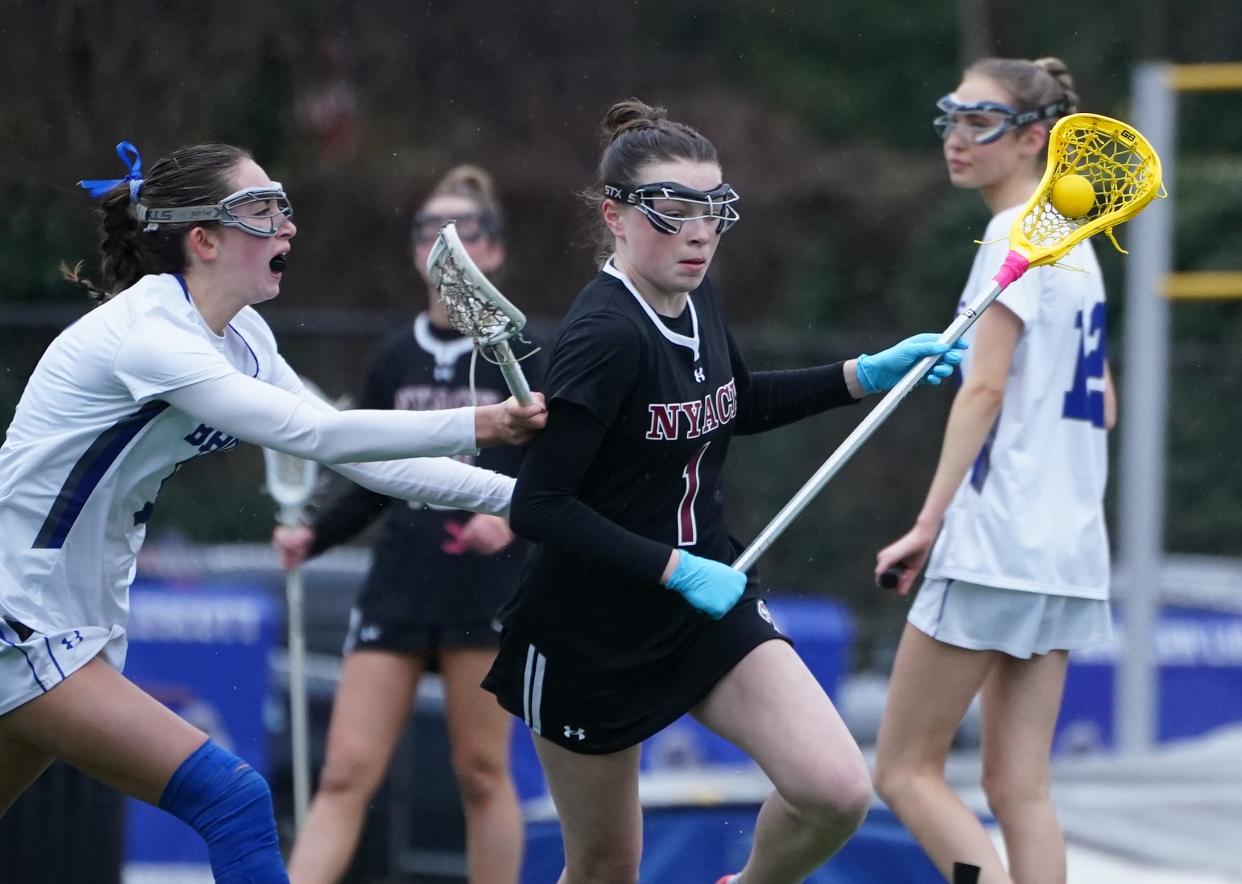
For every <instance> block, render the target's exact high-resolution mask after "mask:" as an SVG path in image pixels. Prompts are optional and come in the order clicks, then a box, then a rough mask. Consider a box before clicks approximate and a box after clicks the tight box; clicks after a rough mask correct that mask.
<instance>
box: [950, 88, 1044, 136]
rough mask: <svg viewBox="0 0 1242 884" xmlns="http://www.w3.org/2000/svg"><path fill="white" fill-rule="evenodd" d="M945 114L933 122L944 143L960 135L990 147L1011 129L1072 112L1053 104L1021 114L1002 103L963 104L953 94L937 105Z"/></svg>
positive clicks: (980, 102) (979, 102) (978, 102)
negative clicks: (953, 135)
mask: <svg viewBox="0 0 1242 884" xmlns="http://www.w3.org/2000/svg"><path fill="white" fill-rule="evenodd" d="M936 107H938V108H939V109H940V110H941V111H943V113H942V114H941V115H940V116H938V117H936V119H934V120H932V126H933V127H935V129H936V134H937V135H939V136H940V138H941V140H944V139H947V138H948V137H949V135H950V134H952V133H953V132H957V133H958V134H959V135H960V136H962V137H963V138H965V139H966V140H967V141H971V142H973V143H975V144H991V143H992V142H993V141H996V140H997V139H998V138H1000V137H1001V136H1002V135H1004V134H1005V133H1006V132H1008V131H1009V130H1010V129H1020V128H1021V127H1023V126H1029V125H1030V124H1031V123H1037V122H1039V121H1040V120H1051V119H1055V118H1056V117H1059V116H1062V115H1063V114H1065V113H1067V112H1068V111H1069V103H1068V102H1066V101H1054V102H1052V103H1051V104H1045V105H1044V106H1043V107H1038V108H1036V109H1035V110H1029V111H1022V112H1019V111H1017V110H1016V109H1015V108H1012V107H1010V106H1009V105H1007V104H1001V103H1000V102H999V101H976V102H974V103H972V104H963V103H961V102H959V101H957V99H955V98H954V97H953V95H952V93H950V94H949V95H945V96H944V97H942V98H941V99H940V100H939V101H937V102H936Z"/></svg>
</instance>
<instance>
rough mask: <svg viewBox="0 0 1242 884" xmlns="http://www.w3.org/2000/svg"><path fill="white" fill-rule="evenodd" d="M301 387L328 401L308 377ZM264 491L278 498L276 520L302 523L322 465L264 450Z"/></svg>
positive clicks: (290, 455) (268, 449) (293, 523)
mask: <svg viewBox="0 0 1242 884" xmlns="http://www.w3.org/2000/svg"><path fill="white" fill-rule="evenodd" d="M301 380H302V386H304V387H306V388H307V389H308V390H309V391H310V392H311V393H313V394H314V395H316V396H318V397H319V398H320V399H324V400H325V401H327V400H326V399H325V397H324V395H323V391H322V390H320V389H319V388H318V387H316V386H315V385H314V384H313V383H311V382H310V381H308V380H307V379H306V378H302V379H301ZM263 467H264V478H265V482H264V490H265V491H266V492H267V493H268V495H269V496H270V497H271V498H272V500H274V501H276V505H277V507H278V508H279V509H278V510H277V514H276V519H277V521H279V522H280V524H282V525H289V526H293V525H300V524H302V520H303V518H304V517H305V515H306V507H307V505H308V504H309V503H310V501H311V498H312V497H314V495H315V490H316V488H317V487H318V481H319V464H318V462H316V461H313V460H305V459H304V458H301V457H294V456H293V455H292V454H285V453H284V452H283V451H273V450H272V449H271V448H264V449H263Z"/></svg>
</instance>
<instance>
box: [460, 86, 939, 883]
mask: <svg viewBox="0 0 1242 884" xmlns="http://www.w3.org/2000/svg"><path fill="white" fill-rule="evenodd" d="M604 134H605V148H604V153H603V158H602V160H601V162H600V167H599V176H600V177H599V182H598V183H599V186H600V188H601V190H600V192H599V194H598V205H599V212H600V218H601V220H602V222H603V225H604V228H605V243H604V244H605V245H606V247H607V249H608V250H609V251H612V252H613V254H612V255H611V257H609V258H608V260H607V261H606V262H605V263H604V265H603V267H602V269H601V270H600V272H599V274H598V275H597V276H596V277H595V278H594V279H593V280H592V281H591V282H590V283H589V284H588V285H587V287H586V288H585V289H583V291H582V292H581V293H580V294H579V295H578V298H577V300H576V301H575V302H574V304H573V306H572V307H571V308H570V310H569V313H568V315H567V316H566V318H565V320H564V322H563V324H562V326H561V330H560V333H559V337H558V339H557V341H556V344H555V347H554V349H553V352H552V356H551V362H550V365H549V369H548V376H547V379H546V381H545V384H544V390H545V393H546V395H547V397H548V405H549V421H548V429H547V430H546V431H545V433H544V434H543V436H542V437H541V438H540V439H539V440H537V443H536V444H535V445H534V446H533V447H532V448H531V450H530V452H529V453H528V455H527V458H526V460H525V462H524V464H523V466H522V470H521V473H520V474H519V478H518V486H517V489H516V490H515V492H514V502H513V508H512V512H511V518H512V520H513V524H514V528H515V530H517V531H518V533H520V534H523V535H525V536H528V537H530V538H531V539H533V540H536V541H538V542H539V544H540V546H539V548H538V550H537V552H536V554H535V555H534V557H533V560H532V563H531V565H530V567H529V568H528V571H527V573H526V574H525V575H524V578H523V581H522V584H521V587H520V589H519V593H518V595H517V596H515V598H514V600H513V602H512V603H511V604H510V605H509V606H507V608H506V611H505V613H504V617H503V620H504V625H505V631H504V634H503V637H502V640H501V650H500V653H499V655H498V656H497V659H496V663H495V665H494V666H493V667H492V670H491V672H490V673H489V674H488V677H487V679H486V681H485V682H484V687H486V688H488V689H489V690H491V691H493V692H494V693H495V694H496V695H497V697H498V698H499V700H500V703H501V705H503V706H504V707H505V708H506V709H508V710H509V711H511V712H512V713H514V714H515V715H520V716H522V718H523V720H524V721H525V722H526V724H527V725H528V726H529V727H530V728H531V730H532V731H533V732H534V733H535V735H536V737H535V745H536V749H537V751H538V753H539V757H540V761H541V763H542V765H543V769H544V773H545V775H546V777H547V780H548V785H549V787H550V789H551V792H552V797H553V799H554V801H555V803H556V806H557V810H558V814H559V817H560V820H561V830H562V835H563V838H564V842H565V857H566V869H565V873H564V875H563V876H562V878H561V881H562V882H565V884H574V882H584V881H591V882H614V881H615V882H633V881H635V880H636V879H637V875H638V867H639V860H640V854H641V832H642V820H641V811H640V805H639V801H638V758H639V743H640V742H641V741H642V740H644V739H646V738H647V737H650V736H651V735H653V734H654V733H656V732H657V731H659V730H660V729H661V728H663V727H664V726H666V725H668V724H669V723H671V722H672V721H674V720H675V719H676V718H678V717H679V716H681V715H682V714H684V713H686V712H688V711H689V712H693V713H694V715H695V716H696V717H697V718H698V719H699V720H700V721H702V722H703V723H704V724H705V725H706V726H708V727H710V728H711V729H712V730H714V731H716V732H717V733H719V734H721V735H723V736H725V737H726V738H728V739H730V740H732V741H733V742H735V743H736V744H737V745H739V746H740V747H742V748H743V749H745V750H746V751H747V752H748V753H749V754H751V755H752V756H753V757H754V758H755V760H756V761H757V762H758V763H759V765H760V766H761V767H762V768H763V770H764V771H765V773H766V774H767V775H768V776H769V777H770V778H771V780H772V782H773V783H774V784H775V786H776V791H775V793H774V794H773V795H772V796H771V797H770V798H769V800H768V801H767V802H766V803H765V804H764V807H763V809H762V810H761V811H760V814H759V822H758V826H757V830H756V840H755V847H754V850H753V853H752V855H751V857H750V860H749V862H748V863H747V865H746V867H745V868H744V869H743V870H742V871H741V872H740V873H739V875H740V880H741V881H743V882H752V881H754V882H765V884H768V882H784V881H789V882H793V881H801V880H802V879H803V878H804V877H805V876H806V875H807V874H809V873H810V872H811V871H812V870H813V869H815V868H816V867H817V866H819V865H820V864H821V863H822V862H823V861H824V860H825V859H826V858H827V857H828V856H830V855H831V854H832V853H833V852H834V851H836V849H837V848H838V847H840V845H841V844H842V843H844V841H845V840H846V838H848V837H849V835H850V834H851V833H852V832H853V831H854V830H855V829H856V828H857V827H858V825H859V824H860V823H861V821H862V818H863V815H864V813H865V812H866V809H867V807H868V804H869V802H870V797H871V788H870V782H869V780H868V776H867V770H866V766H865V764H864V762H863V758H862V755H861V753H860V752H859V750H858V747H857V746H856V745H855V744H854V741H853V739H852V738H851V737H850V735H849V732H848V731H847V730H846V728H845V726H844V724H843V723H842V722H841V719H840V717H839V716H838V715H837V713H836V710H835V709H834V708H833V706H832V703H831V701H829V699H828V697H827V696H826V695H825V694H824V692H823V690H822V689H821V688H820V687H819V685H818V683H817V682H816V681H815V679H814V677H813V676H812V675H811V673H810V672H809V671H808V670H807V668H806V666H805V665H804V664H803V663H802V661H801V660H800V659H799V658H798V656H797V655H796V654H795V653H794V651H793V649H792V648H791V647H790V645H789V643H788V641H787V640H783V639H784V637H783V636H782V635H781V633H780V632H779V631H778V630H777V628H776V627H775V625H774V624H773V623H772V619H771V617H770V616H769V615H768V612H767V609H766V607H765V605H764V603H763V601H762V599H760V598H759V594H758V591H757V588H756V587H755V585H754V584H753V583H752V584H749V585H748V584H747V578H746V576H745V575H743V574H741V573H739V572H738V571H735V570H734V569H732V568H730V567H729V566H728V565H727V564H725V563H727V562H730V561H732V560H733V559H734V558H735V557H736V555H737V553H738V552H739V549H738V547H737V545H736V544H734V543H733V542H731V540H730V538H729V536H728V533H727V530H726V527H725V523H724V501H723V497H722V489H721V481H720V474H721V469H722V467H723V464H724V460H725V455H726V453H727V451H728V447H729V440H730V437H731V436H732V435H733V434H734V433H735V432H736V433H755V432H761V431H763V430H767V429H771V428H774V427H778V426H781V425H783V424H787V423H790V422H792V421H795V420H798V419H800V418H803V417H806V416H808V415H812V414H815V413H817V412H821V411H824V410H826V409H828V408H833V407H836V406H839V405H845V404H849V403H851V402H854V401H856V400H857V399H859V398H861V397H862V396H863V395H864V393H870V392H876V391H878V390H882V389H887V388H888V387H891V386H892V385H893V384H894V383H896V381H897V380H898V379H900V377H901V375H902V374H903V373H904V371H905V370H906V369H908V368H910V367H912V366H913V365H914V364H915V363H916V362H917V361H918V360H919V359H921V358H923V357H924V356H928V355H931V354H942V353H944V352H945V350H946V348H945V347H944V346H943V345H940V344H937V343H935V342H934V337H935V336H934V335H925V336H919V337H918V338H916V339H911V340H908V341H905V342H903V343H901V344H898V345H897V346H896V347H893V348H892V349H891V350H887V351H885V352H883V353H881V354H878V355H877V356H862V357H859V358H858V359H851V360H848V361H847V362H844V363H834V364H831V365H825V366H821V367H818V368H810V369H803V370H798V371H783V372H765V373H757V374H752V373H751V372H750V371H748V369H747V367H746V365H745V363H744V361H743V359H742V357H741V354H740V353H739V352H738V349H737V347H736V345H735V343H734V341H733V339H732V337H731V335H730V334H729V331H728V328H727V326H726V323H725V319H724V315H723V313H722V310H721V307H720V304H719V301H718V300H717V298H716V295H715V292H714V289H713V286H712V284H711V283H710V282H709V281H707V279H706V277H705V275H706V272H707V268H708V265H709V264H710V263H711V259H712V256H713V254H714V252H715V250H716V246H717V245H718V243H719V241H720V236H721V234H722V233H724V231H725V230H727V229H728V228H729V227H730V226H731V225H732V224H733V223H734V222H735V221H736V220H737V219H738V213H737V209H736V204H737V199H738V197H737V194H736V193H735V192H734V191H733V190H732V189H731V188H730V187H729V185H728V184H725V183H723V177H722V174H721V167H720V164H719V162H718V161H717V158H716V151H715V148H714V147H713V146H712V145H711V143H710V142H708V141H707V139H706V138H704V137H703V136H702V135H700V134H699V133H698V132H696V131H695V130H693V129H691V128H690V127H688V126H685V125H682V124H680V123H674V122H671V121H669V120H667V119H666V118H665V116H664V111H663V110H661V109H655V108H651V107H648V106H647V105H645V104H643V103H641V102H639V101H636V100H630V101H626V102H621V103H620V104H617V105H614V106H613V107H612V108H611V109H610V110H609V112H608V114H607V116H606V117H605V120H604ZM957 356H958V354H957V353H956V352H953V353H951V354H949V355H948V356H947V357H946V359H947V360H948V361H950V362H952V361H955V360H956V357H957ZM950 371H951V369H950V367H949V366H948V365H944V364H939V365H937V366H936V368H935V369H934V370H933V373H932V374H931V375H930V376H929V377H930V379H932V380H935V381H938V380H939V378H940V377H942V376H945V375H947V374H948V373H949V372H950ZM730 877H731V876H726V879H725V880H728V879H729V878H730Z"/></svg>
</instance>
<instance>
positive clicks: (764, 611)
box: [755, 599, 780, 631]
mask: <svg viewBox="0 0 1242 884" xmlns="http://www.w3.org/2000/svg"><path fill="white" fill-rule="evenodd" d="M755 607H756V608H757V609H758V611H759V616H760V617H762V618H763V619H764V620H766V621H768V625H770V626H771V627H772V628H773V629H776V630H778V631H779V629H780V627H778V626H777V625H776V622H775V621H774V620H773V619H772V612H771V611H769V610H768V606H767V605H766V604H764V601H763V599H759V604H758V605H756V606H755Z"/></svg>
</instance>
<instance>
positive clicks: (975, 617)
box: [876, 58, 1116, 884]
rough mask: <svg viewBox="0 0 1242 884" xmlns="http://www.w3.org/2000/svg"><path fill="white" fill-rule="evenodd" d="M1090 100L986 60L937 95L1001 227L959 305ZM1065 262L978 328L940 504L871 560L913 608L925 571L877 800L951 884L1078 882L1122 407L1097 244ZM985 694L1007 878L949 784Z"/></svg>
mask: <svg viewBox="0 0 1242 884" xmlns="http://www.w3.org/2000/svg"><path fill="white" fill-rule="evenodd" d="M1077 105H1078V96H1077V95H1076V94H1075V91H1074V84H1073V81H1072V79H1071V78H1070V75H1069V72H1068V71H1067V70H1066V68H1065V65H1064V64H1063V63H1062V62H1061V61H1059V60H1058V59H1055V58H1044V59H1040V60H1038V61H1033V62H1032V61H1025V60H1018V59H985V60H983V61H979V62H977V63H975V64H974V65H972V66H971V67H970V68H968V69H967V70H966V73H965V75H964V78H963V80H962V82H961V83H960V84H959V85H958V87H957V88H956V89H955V90H954V91H953V92H951V93H950V94H949V95H946V96H945V97H944V98H942V99H941V100H940V102H939V107H940V110H941V112H942V114H943V116H940V117H938V118H937V119H936V128H937V130H938V131H939V132H940V134H941V136H942V138H943V139H944V156H945V161H946V163H947V164H948V169H949V178H950V180H951V181H952V182H953V184H955V185H956V186H958V187H967V188H973V189H975V190H978V191H979V192H980V195H981V196H982V197H983V199H984V202H986V203H987V206H988V209H989V210H990V211H991V212H992V216H993V217H992V220H991V221H990V222H989V224H988V227H987V230H986V232H985V233H984V234H983V237H982V240H983V243H984V245H982V246H981V247H980V249H979V251H978V253H977V255H976V256H975V262H974V266H973V268H972V270H971V275H970V279H969V280H968V281H967V283H966V288H965V296H971V295H973V294H974V293H975V292H977V291H979V290H980V289H981V288H983V285H984V282H985V280H986V278H987V277H988V276H989V275H990V274H991V273H992V271H993V270H994V269H995V268H996V267H997V266H999V265H1000V263H1001V260H1002V259H1003V257H1004V255H1005V251H1006V249H1007V248H1008V246H1007V235H1008V230H1009V227H1010V225H1011V224H1012V223H1013V221H1014V218H1015V217H1016V216H1017V213H1018V212H1019V211H1020V210H1021V208H1022V206H1023V205H1024V204H1025V203H1026V201H1027V200H1028V199H1029V198H1030V196H1031V194H1032V193H1033V192H1034V191H1035V188H1036V186H1037V185H1038V183H1039V181H1040V178H1041V176H1042V174H1043V170H1044V165H1045V159H1046V151H1047V144H1048V132H1049V129H1050V127H1051V125H1052V123H1054V122H1055V121H1056V119H1057V118H1059V117H1062V116H1064V115H1066V114H1070V113H1074V112H1075V111H1076V110H1077ZM1064 263H1065V264H1066V265H1068V267H1072V268H1078V269H1081V270H1085V271H1087V272H1085V273H1081V272H1075V271H1074V270H1071V269H1066V268H1062V267H1040V268H1037V269H1035V270H1032V271H1030V272H1029V273H1027V274H1026V275H1024V276H1023V277H1022V278H1021V279H1019V280H1018V281H1017V282H1015V283H1013V284H1012V285H1010V286H1009V287H1008V288H1007V289H1005V291H1004V292H1003V293H1002V294H1001V296H1000V298H999V299H998V300H997V301H996V303H995V304H993V305H992V307H991V308H990V309H989V310H987V312H985V313H984V314H983V315H982V316H981V317H980V319H979V321H978V322H977V323H976V324H975V325H974V326H973V327H972V328H971V329H970V331H968V332H967V333H966V337H967V339H968V340H970V342H971V347H970V350H969V352H968V354H967V357H966V359H965V361H963V363H962V375H963V379H962V386H961V388H960V390H959V391H958V393H957V396H956V398H955V399H954V401H953V408H952V410H951V412H950V414H949V420H948V425H947V427H946V429H945V436H944V444H943V447H942V450H941V454H940V461H939V463H938V464H937V466H936V472H935V475H934V477H933V479H932V483H931V487H930V489H929V490H928V493H927V499H926V501H925V502H924V504H923V508H922V510H921V511H920V512H919V514H918V517H917V519H916V520H915V523H914V526H913V527H912V528H911V529H910V530H909V531H908V532H907V533H906V534H905V535H903V536H902V537H900V538H899V539H898V540H896V541H895V542H894V543H892V544H891V545H889V546H887V547H885V548H884V549H882V550H881V551H880V552H879V554H878V555H877V556H876V575H877V577H878V576H880V575H882V574H883V573H884V572H885V571H888V570H889V569H893V568H896V569H898V570H899V572H900V578H899V582H898V586H897V589H898V591H899V592H900V593H902V594H903V595H904V594H905V593H907V592H908V591H909V590H910V587H911V584H912V583H913V581H914V579H915V577H916V576H917V575H918V573H919V571H920V570H922V568H923V565H924V563H926V564H927V574H926V577H925V579H924V581H923V584H922V587H921V588H920V589H919V593H918V596H917V598H916V599H915V602H914V605H913V606H912V607H911V609H910V615H909V623H908V624H907V625H906V627H905V631H904V632H903V633H902V637H901V643H900V646H899V647H898V650H897V658H896V662H895V663H894V666H893V674H892V683H891V687H890V693H889V698H888V706H887V708H886V710H885V714H884V718H883V721H882V723H881V726H880V732H879V737H878V746H877V751H876V784H877V788H878V789H879V792H880V795H881V796H882V797H883V798H884V800H885V801H886V802H887V803H888V804H889V806H890V807H892V809H893V810H894V811H895V812H896V813H897V815H898V816H900V817H901V819H902V821H903V822H904V823H905V824H906V826H907V827H909V829H910V830H911V831H912V832H913V833H914V834H915V836H916V837H917V838H918V839H919V841H920V842H921V843H922V845H923V846H924V848H925V849H926V850H927V852H928V854H929V855H930V856H931V857H932V859H933V860H934V862H935V863H936V866H937V867H938V868H939V869H940V871H941V872H942V873H944V874H945V875H946V877H947V876H948V875H949V874H950V872H951V870H952V866H953V863H954V862H965V863H968V864H971V865H975V866H979V867H980V868H981V869H982V876H981V878H980V880H981V881H982V882H983V884H998V882H1009V881H1016V882H1020V884H1045V882H1049V884H1051V882H1063V881H1064V880H1065V874H1066V871H1065V844H1064V839H1063V837H1062V834H1061V829H1060V826H1059V824H1058V823H1057V819H1056V816H1055V813H1054V811H1053V807H1052V802H1051V800H1050V797H1049V786H1048V776H1049V774H1048V768H1049V754H1050V751H1051V743H1052V733H1053V728H1054V726H1055V724H1056V720H1057V713H1058V710H1059V708H1060V703H1061V690H1062V687H1063V685H1064V682H1065V672H1066V665H1067V660H1068V652H1069V651H1071V650H1073V649H1075V648H1082V647H1086V646H1088V645H1092V644H1096V643H1098V642H1102V641H1104V640H1106V639H1107V638H1108V636H1109V634H1110V617H1109V609H1108V585H1109V561H1108V538H1107V535H1106V532H1105V527H1104V508H1103V499H1104V484H1105V479H1106V474H1107V445H1106V440H1105V433H1106V431H1107V430H1108V429H1109V428H1110V427H1112V425H1113V423H1114V422H1115V420H1116V404H1115V398H1114V393H1113V387H1112V382H1111V379H1110V376H1109V371H1108V363H1107V361H1106V349H1105V323H1104V310H1105V308H1104V288H1103V285H1102V283H1101V278H1100V268H1099V265H1098V264H1097V263H1096V258H1095V253H1094V252H1093V251H1092V248H1091V243H1090V242H1087V241H1084V242H1083V243H1081V244H1080V245H1078V246H1076V247H1075V249H1074V250H1073V251H1072V252H1070V254H1069V255H1068V256H1067V257H1066V258H1065V259H1064ZM933 543H934V547H933ZM929 550H930V551H931V557H930V561H929V560H928V551H929ZM978 693H981V699H982V715H983V732H982V739H983V787H984V791H985V792H986V794H987V798H988V803H989V805H990V807H991V809H992V813H993V814H994V815H995V817H996V819H997V821H998V822H999V824H1000V828H1001V832H1002V834H1003V835H1004V839H1005V845H1006V848H1007V851H1008V855H1009V869H1010V871H1009V874H1008V875H1007V874H1006V872H1005V869H1004V867H1003V866H1002V864H1001V861H1000V859H999V857H998V856H997V854H996V851H995V850H994V849H993V847H992V844H991V842H990V841H989V839H988V836H987V833H986V832H985V831H984V828H983V826H982V825H981V824H980V823H979V821H978V819H976V817H975V815H974V814H973V813H972V812H971V811H970V810H969V809H967V808H966V806H965V805H964V804H963V803H962V802H961V801H960V800H958V798H957V797H956V796H955V795H954V794H953V792H952V790H951V789H950V788H949V786H948V785H947V783H946V782H945V779H944V764H945V758H946V756H947V754H948V752H949V747H950V744H951V743H952V740H953V736H954V733H955V732H956V730H957V727H958V724H959V723H960V721H961V719H962V717H963V715H964V714H965V713H966V710H967V708H968V706H969V705H970V703H971V701H972V699H973V698H974V697H975V695H976V694H978Z"/></svg>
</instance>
